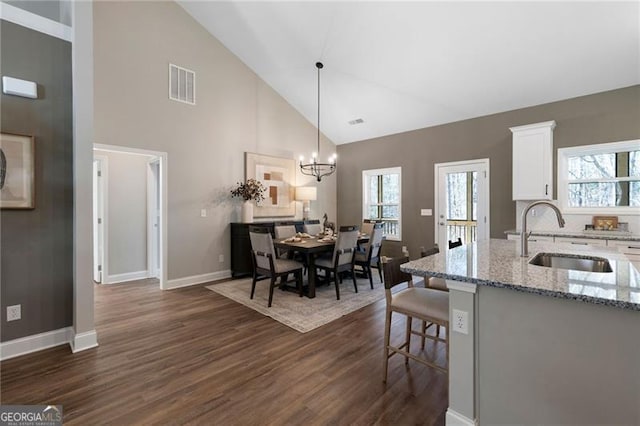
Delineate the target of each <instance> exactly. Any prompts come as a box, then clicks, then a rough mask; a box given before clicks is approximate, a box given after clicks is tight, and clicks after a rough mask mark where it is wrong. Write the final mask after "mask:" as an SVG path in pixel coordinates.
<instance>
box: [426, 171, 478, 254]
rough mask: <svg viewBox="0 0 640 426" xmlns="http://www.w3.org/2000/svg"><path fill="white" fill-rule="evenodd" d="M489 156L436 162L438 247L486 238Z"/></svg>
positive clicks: (443, 247)
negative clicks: (487, 157)
mask: <svg viewBox="0 0 640 426" xmlns="http://www.w3.org/2000/svg"><path fill="white" fill-rule="evenodd" d="M489 181H490V180H489V159H481V160H469V161H457V162H451V163H439V164H436V165H435V194H436V196H435V211H436V221H435V239H436V243H437V244H438V246H439V247H440V248H441V250H445V249H448V247H449V242H450V241H451V242H454V241H457V240H458V239H460V240H461V241H462V243H463V244H470V243H474V242H476V241H480V240H485V239H488V238H489V236H490V229H489V228H490V218H489V195H490V192H489V191H490V190H489Z"/></svg>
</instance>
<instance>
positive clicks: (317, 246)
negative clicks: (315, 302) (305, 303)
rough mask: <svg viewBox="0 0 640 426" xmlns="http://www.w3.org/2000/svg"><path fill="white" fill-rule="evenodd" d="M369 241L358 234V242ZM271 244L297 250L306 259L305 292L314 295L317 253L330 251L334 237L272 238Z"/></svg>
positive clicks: (284, 248) (334, 242)
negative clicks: (306, 283)
mask: <svg viewBox="0 0 640 426" xmlns="http://www.w3.org/2000/svg"><path fill="white" fill-rule="evenodd" d="M367 241H369V235H367V234H359V235H358V244H362V243H366V242H367ZM273 245H274V247H275V248H277V249H281V250H288V251H292V252H299V253H301V254H302V255H303V256H304V257H305V258H306V259H307V267H308V271H309V272H308V281H307V282H308V286H307V287H306V291H305V294H306V296H307V297H309V298H310V299H313V298H314V297H316V285H317V280H318V277H317V273H316V267H315V262H316V258H317V256H318V255H322V254H323V253H332V252H333V248H334V247H335V245H336V239H335V238H332V239H329V238H326V237H324V238H322V237H317V236H311V237H307V238H296V239H295V240H293V241H291V239H290V238H287V239H282V240H280V239H274V241H273Z"/></svg>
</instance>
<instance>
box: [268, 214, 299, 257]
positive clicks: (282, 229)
mask: <svg viewBox="0 0 640 426" xmlns="http://www.w3.org/2000/svg"><path fill="white" fill-rule="evenodd" d="M273 233H274V234H275V236H276V240H284V239H285V238H290V237H293V236H295V235H296V226H295V225H293V224H287V223H285V224H276V225H275V226H274V227H273ZM277 252H278V257H281V258H283V257H290V255H292V254H293V253H290V250H285V249H278V250H277Z"/></svg>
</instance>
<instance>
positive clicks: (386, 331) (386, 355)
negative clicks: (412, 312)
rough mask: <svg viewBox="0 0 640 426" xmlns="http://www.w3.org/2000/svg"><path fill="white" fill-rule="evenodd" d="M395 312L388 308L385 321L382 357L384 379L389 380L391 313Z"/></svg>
mask: <svg viewBox="0 0 640 426" xmlns="http://www.w3.org/2000/svg"><path fill="white" fill-rule="evenodd" d="M392 313H393V312H392V311H391V310H390V309H387V315H386V318H385V321H384V351H383V358H382V381H383V382H385V383H386V382H387V370H388V369H389V340H390V338H391V314H392Z"/></svg>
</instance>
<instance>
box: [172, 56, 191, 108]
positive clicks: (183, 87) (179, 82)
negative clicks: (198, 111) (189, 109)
mask: <svg viewBox="0 0 640 426" xmlns="http://www.w3.org/2000/svg"><path fill="white" fill-rule="evenodd" d="M169 99H171V100H174V101H178V102H184V103H185V104H190V105H195V104H196V73H195V72H193V71H191V70H188V69H186V68H182V67H179V66H177V65H173V64H169Z"/></svg>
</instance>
